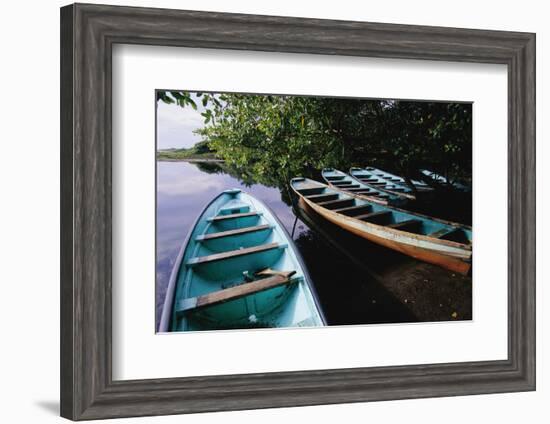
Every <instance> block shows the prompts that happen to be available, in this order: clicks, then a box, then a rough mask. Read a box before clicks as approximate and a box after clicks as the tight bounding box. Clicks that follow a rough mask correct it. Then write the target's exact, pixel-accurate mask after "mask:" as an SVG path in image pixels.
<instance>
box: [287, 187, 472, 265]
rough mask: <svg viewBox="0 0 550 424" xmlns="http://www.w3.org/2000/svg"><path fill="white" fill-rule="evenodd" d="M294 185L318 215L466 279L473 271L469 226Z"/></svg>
mask: <svg viewBox="0 0 550 424" xmlns="http://www.w3.org/2000/svg"><path fill="white" fill-rule="evenodd" d="M290 186H291V187H292V189H293V191H294V192H295V193H296V194H297V195H298V196H299V197H300V198H302V199H303V201H305V202H306V204H307V205H308V206H310V207H311V208H312V209H313V210H314V211H315V212H317V213H318V214H319V215H321V216H323V217H324V218H325V219H327V220H329V221H330V222H333V223H334V224H336V225H338V226H340V227H341V228H344V229H345V230H347V231H350V232H352V233H354V234H356V235H358V236H360V237H363V238H365V239H367V240H370V241H372V242H374V243H377V244H380V245H382V246H385V247H388V248H390V249H393V250H396V251H398V252H401V253H404V254H405V255H408V256H411V257H413V258H415V259H418V260H422V261H425V262H429V263H432V264H436V265H439V266H441V267H443V268H447V269H449V270H451V271H455V272H459V273H461V274H467V273H468V272H469V271H470V269H471V265H472V229H471V228H470V227H468V226H466V225H462V224H457V223H453V222H448V221H443V220H440V219H437V218H432V217H428V216H425V215H421V214H417V213H413V212H408V211H404V210H402V209H398V208H396V207H392V206H388V205H381V204H378V203H375V202H371V201H368V200H366V199H364V198H361V197H359V196H356V195H354V194H352V193H349V192H344V191H342V190H339V189H337V188H334V187H329V186H327V185H325V184H322V183H319V182H317V181H313V180H310V179H307V178H301V177H298V178H293V179H292V180H291V181H290Z"/></svg>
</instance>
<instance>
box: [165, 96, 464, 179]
mask: <svg viewBox="0 0 550 424" xmlns="http://www.w3.org/2000/svg"><path fill="white" fill-rule="evenodd" d="M195 98H196V99H197V100H198V99H200V101H201V102H202V105H203V107H204V108H205V111H204V112H202V116H203V118H204V123H205V125H204V127H203V128H201V129H199V130H197V133H198V134H200V135H202V136H203V139H204V141H205V142H206V143H207V144H208V149H210V150H214V151H215V152H216V154H217V156H219V157H221V158H223V159H225V160H226V162H227V163H228V164H230V165H231V166H233V167H234V168H235V169H236V170H237V172H242V173H243V174H246V175H249V176H251V177H253V179H255V180H256V181H258V182H262V183H263V184H266V185H272V186H278V187H281V188H283V187H286V186H287V184H288V181H289V179H290V178H292V177H294V176H297V175H303V176H310V177H318V172H319V170H320V169H322V168H324V167H334V168H340V169H342V170H344V171H345V170H347V169H349V167H351V166H367V165H375V166H380V167H381V168H384V169H388V170H390V171H395V172H396V173H398V174H400V175H403V176H405V177H406V178H407V179H410V178H413V177H415V176H417V173H418V170H419V169H422V168H428V169H431V170H433V171H436V172H438V173H440V174H442V175H444V176H446V177H447V178H449V179H450V180H455V179H460V180H469V179H470V178H471V166H472V164H471V148H472V136H471V134H472V129H471V125H472V123H471V110H472V109H471V105H470V104H464V103H446V102H411V101H400V100H365V99H349V98H330V97H306V96H279V95H277V96H275V95H249V94H214V93H195ZM157 99H158V100H160V101H163V102H166V103H177V104H178V105H180V106H182V107H188V106H189V107H193V108H194V109H196V108H197V105H196V103H195V100H193V98H192V96H191V94H190V93H189V92H179V91H177V92H174V91H170V92H162V91H159V92H158V93H157Z"/></svg>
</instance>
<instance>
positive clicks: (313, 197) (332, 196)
mask: <svg viewBox="0 0 550 424" xmlns="http://www.w3.org/2000/svg"><path fill="white" fill-rule="evenodd" d="M306 198H307V199H308V200H311V201H313V202H318V201H323V200H326V201H328V200H335V199H338V193H327V194H312V195H309V196H306Z"/></svg>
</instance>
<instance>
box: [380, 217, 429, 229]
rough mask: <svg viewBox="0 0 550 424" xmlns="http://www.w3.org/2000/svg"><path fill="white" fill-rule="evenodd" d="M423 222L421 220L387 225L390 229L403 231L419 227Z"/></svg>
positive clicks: (409, 220)
mask: <svg viewBox="0 0 550 424" xmlns="http://www.w3.org/2000/svg"><path fill="white" fill-rule="evenodd" d="M421 224H422V221H420V220H419V219H408V220H406V221H401V222H395V223H393V224H389V225H386V227H388V228H395V229H396V230H403V229H405V228H411V227H419V226H420V225H421Z"/></svg>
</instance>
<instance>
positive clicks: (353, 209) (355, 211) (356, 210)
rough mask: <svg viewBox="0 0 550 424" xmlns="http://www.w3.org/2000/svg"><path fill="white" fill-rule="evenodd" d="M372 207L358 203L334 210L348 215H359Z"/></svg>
mask: <svg viewBox="0 0 550 424" xmlns="http://www.w3.org/2000/svg"><path fill="white" fill-rule="evenodd" d="M371 209H372V206H371V205H356V206H348V207H345V208H340V209H333V210H334V212H338V213H341V214H343V215H346V216H354V215H359V214H361V213H363V212H368V211H370V210H371Z"/></svg>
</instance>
